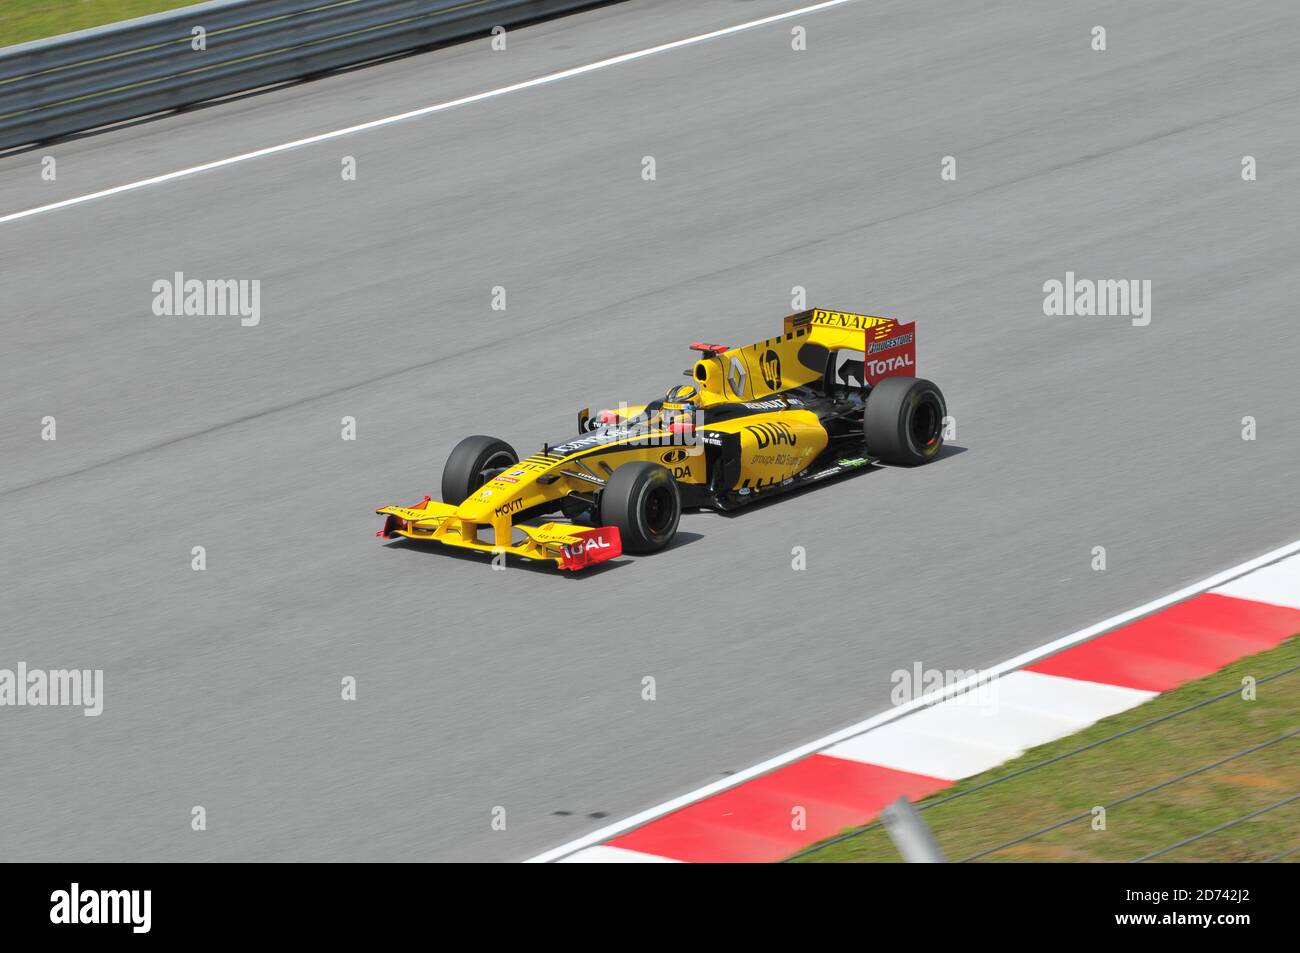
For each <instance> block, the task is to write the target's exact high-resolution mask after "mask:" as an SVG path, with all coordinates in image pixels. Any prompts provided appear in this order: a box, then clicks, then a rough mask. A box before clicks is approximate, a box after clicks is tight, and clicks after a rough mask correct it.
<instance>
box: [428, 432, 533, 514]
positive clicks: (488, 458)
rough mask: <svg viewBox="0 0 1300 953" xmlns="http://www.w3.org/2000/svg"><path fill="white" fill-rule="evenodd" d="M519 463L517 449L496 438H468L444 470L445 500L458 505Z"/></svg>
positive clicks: (443, 491) (463, 441)
mask: <svg viewBox="0 0 1300 953" xmlns="http://www.w3.org/2000/svg"><path fill="white" fill-rule="evenodd" d="M518 462H519V454H517V453H515V450H514V447H512V446H510V444H508V443H506V442H505V441H504V440H498V439H497V438H496V437H485V436H483V435H482V434H478V435H476V436H473V437H466V438H465V439H464V440H462V441H461V442H460V443H458V444H456V446H455V447H454V448H453V449H452V451H451V456H449V457H448V458H447V465H446V466H445V467H443V468H442V501H443V502H444V503H452V504H454V505H456V506H460V504H462V503H464V502H465V501H466V500H467V499H469V497H470V494H472V493H473V492H474V491H475V490H477V489H478V488H479V487H481V486H482V485H483V484H484V483H486V482H487V481H488V480H490V479H492V478H493V477H494V476H496V475H497V474H498V473H500V472H501V471H502V470H506V469H509V468H510V467H512V466H514V465H515V464H516V463H518Z"/></svg>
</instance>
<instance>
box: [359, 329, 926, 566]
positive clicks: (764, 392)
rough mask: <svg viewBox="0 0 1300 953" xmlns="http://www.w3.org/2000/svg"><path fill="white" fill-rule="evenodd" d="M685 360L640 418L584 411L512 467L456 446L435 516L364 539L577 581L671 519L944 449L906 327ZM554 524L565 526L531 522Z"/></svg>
mask: <svg viewBox="0 0 1300 953" xmlns="http://www.w3.org/2000/svg"><path fill="white" fill-rule="evenodd" d="M691 348H692V349H693V350H695V351H697V352H699V353H700V354H701V355H702V356H701V357H700V359H699V360H697V361H696V362H695V365H694V367H692V368H690V369H688V370H687V371H686V375H687V376H688V377H690V378H691V383H689V384H679V385H677V386H675V387H672V388H670V389H669V391H668V393H667V394H666V395H665V396H664V397H663V398H662V399H660V400H655V401H651V402H650V403H648V404H645V405H643V406H634V407H629V406H626V405H624V406H620V407H619V408H618V409H617V410H604V411H601V412H600V413H599V414H597V415H596V416H595V417H592V416H590V415H589V414H588V412H587V411H585V410H584V411H582V412H581V413H579V415H578V433H577V435H576V436H573V437H571V438H569V439H566V440H562V441H560V442H558V443H544V444H542V447H541V450H540V451H538V452H537V453H534V454H533V455H532V456H530V457H526V458H525V459H523V460H520V459H519V455H518V454H517V453H515V451H514V449H513V448H512V447H511V446H510V445H509V444H507V443H505V442H504V441H502V440H497V439H496V438H494V437H484V436H474V437H466V438H465V439H464V440H462V441H461V442H460V443H459V444H457V445H456V447H455V449H454V450H452V452H451V456H450V457H449V458H448V460H447V465H446V467H445V468H444V469H443V473H442V502H441V503H439V502H435V501H433V500H431V499H430V498H428V497H425V498H424V499H423V500H421V501H420V502H419V503H416V504H414V505H413V506H384V507H381V508H380V509H378V510H377V511H376V512H378V513H380V514H381V515H383V516H384V517H386V519H385V522H384V528H383V529H382V530H380V531H379V533H378V534H377V535H378V536H380V537H382V538H384V539H391V538H393V537H406V538H408V539H417V540H426V539H427V540H433V541H434V542H438V543H444V544H446V545H448V546H457V547H462V548H465V549H471V550H479V551H482V552H486V553H510V554H513V555H516V556H521V557H524V558H526V559H538V560H551V561H553V562H554V563H555V564H556V565H557V566H558V567H560V568H561V569H581V568H583V567H585V566H590V565H593V564H595V563H599V562H603V561H605V560H607V559H612V558H613V557H615V556H618V555H620V554H621V553H622V552H624V551H627V552H629V553H652V552H655V551H656V550H660V549H663V548H664V547H665V546H667V545H668V544H669V543H670V542H671V541H672V539H673V535H674V534H675V533H676V532H677V523H678V520H679V518H680V517H681V513H682V510H683V509H686V508H692V507H695V508H698V507H709V508H712V509H715V510H719V511H728V510H731V509H734V508H736V507H739V506H743V505H745V504H746V503H750V502H753V501H754V500H760V499H766V498H768V497H769V496H771V495H773V494H776V493H779V492H782V491H784V490H789V489H794V488H796V487H800V486H805V485H807V484H810V483H813V482H816V481H818V480H825V479H828V478H830V477H834V476H837V475H839V474H842V473H846V472H849V471H852V470H855V469H860V468H862V467H865V466H869V465H873V464H877V463H885V464H891V465H901V466H914V465H916V464H921V463H926V462H928V461H930V460H933V459H934V458H935V456H936V455H937V454H938V453H939V450H940V448H941V447H942V446H943V428H944V417H945V416H946V414H947V409H946V407H945V405H944V400H943V394H942V393H940V391H939V388H938V387H936V386H935V385H934V384H932V383H930V382H929V381H926V380H921V379H919V378H917V377H916V376H915V375H916V325H915V324H900V323H898V322H897V321H894V320H893V319H892V318H877V317H871V316H869V315H864V314H849V313H847V312H842V311H825V310H821V309H813V310H809V311H801V312H799V313H798V314H792V315H789V316H788V317H787V318H786V319H785V330H784V332H783V333H782V334H781V335H780V336H779V337H774V338H769V339H767V340H766V341H759V342H758V343H757V344H749V345H746V346H744V347H727V346H725V345H720V344H700V343H696V344H692V345H691ZM555 513H558V514H563V517H564V519H563V520H551V521H548V522H539V521H538V517H542V516H544V515H546V514H555ZM591 524H594V525H591Z"/></svg>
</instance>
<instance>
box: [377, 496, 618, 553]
mask: <svg viewBox="0 0 1300 953" xmlns="http://www.w3.org/2000/svg"><path fill="white" fill-rule="evenodd" d="M456 511H457V507H455V506H452V505H451V504H450V503H437V502H435V501H433V500H430V499H429V498H428V497H425V498H424V499H423V500H421V501H420V502H419V503H416V504H415V505H414V506H382V507H380V508H379V509H377V510H375V512H376V513H378V514H380V515H383V516H387V517H388V519H387V520H385V522H384V528H383V529H381V530H380V531H379V532H378V533H376V534H375V535H376V536H378V537H380V538H381V539H392V538H393V537H394V536H403V537H405V538H407V539H419V540H432V541H433V542H435V543H442V544H443V545H445V546H456V547H459V548H461V549H474V550H478V551H479V552H484V553H491V554H492V555H496V554H497V553H509V554H511V555H514V556H522V557H523V558H524V559H541V560H546V559H549V560H551V561H552V562H554V563H555V565H556V566H558V567H559V568H560V569H569V570H577V569H585V568H586V567H588V566H592V565H595V564H596V563H603V562H605V561H606V560H608V559H613V558H614V557H616V556H621V555H622V554H623V541H622V539H621V537H620V536H619V532H618V527H617V526H579V525H577V524H575V523H543V524H541V525H540V526H525V525H516V526H513V527H512V530H514V531H517V532H518V533H522V534H523V538H522V539H521V540H518V541H513V540H512V543H511V545H509V546H502V545H498V544H497V543H495V542H484V541H480V540H479V538H478V530H479V528H480V527H482V526H483V524H481V523H475V522H471V521H468V520H461V519H460V518H459V517H457V516H456ZM484 528H486V527H484ZM512 535H514V534H513V533H512Z"/></svg>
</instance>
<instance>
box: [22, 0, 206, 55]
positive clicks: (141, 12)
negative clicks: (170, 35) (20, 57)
mask: <svg viewBox="0 0 1300 953" xmlns="http://www.w3.org/2000/svg"><path fill="white" fill-rule="evenodd" d="M191 2H195V0H191ZM189 5H190V3H189V2H178V0H0V46H12V45H13V44H15V43H26V42H27V41H28V40H39V39H42V38H43V37H47V36H55V35H57V34H59V33H71V32H73V31H74V30H84V29H86V28H87V27H92V26H102V25H104V24H105V23H112V22H114V21H115V20H128V19H130V18H131V17H143V16H147V15H148V14H150V13H161V12H162V11H163V10H174V9H176V8H177V7H185V6H189Z"/></svg>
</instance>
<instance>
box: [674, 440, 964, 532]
mask: <svg viewBox="0 0 1300 953" xmlns="http://www.w3.org/2000/svg"><path fill="white" fill-rule="evenodd" d="M965 452H966V448H965V447H958V446H954V445H953V444H950V443H946V444H944V445H943V446H942V447H941V448H940V449H939V454H938V456H936V457H935V458H934V459H933V460H931V461H930V462H929V463H927V464H925V466H927V467H932V466H935V465H936V464H938V463H941V462H942V461H944V460H947V459H948V458H949V457H955V456H957V455H958V454H961V453H965ZM914 469H916V468H915V467H891V466H871V467H863V468H862V469H860V470H851V471H849V472H848V473H845V474H843V475H842V476H836V477H832V478H831V479H829V480H822V481H819V482H817V483H810V484H808V485H807V486H801V487H799V488H798V489H794V490H786V491H785V492H783V493H773V494H772V495H771V496H769V497H768V498H767V499H765V500H759V501H757V502H755V503H746V504H745V505H743V506H738V507H736V508H735V509H732V510H725V511H724V510H713V509H709V508H707V507H702V508H701V509H699V510H696V511H694V512H705V513H716V514H717V515H718V516H725V517H726V518H727V519H732V518H734V517H737V516H744V515H745V514H746V513H756V512H758V511H759V510H765V509H767V508H768V507H769V506H779V505H780V504H781V503H783V502H785V501H786V500H792V499H794V498H795V497H797V496H803V495H804V494H805V493H816V492H817V491H818V490H823V489H826V488H827V487H830V486H835V485H836V484H841V483H847V482H848V481H849V480H857V479H860V478H862V477H864V476H866V475H867V474H869V473H879V472H881V471H883V470H914Z"/></svg>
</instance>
